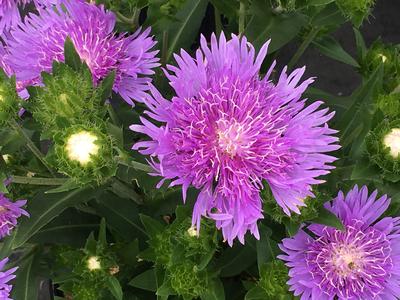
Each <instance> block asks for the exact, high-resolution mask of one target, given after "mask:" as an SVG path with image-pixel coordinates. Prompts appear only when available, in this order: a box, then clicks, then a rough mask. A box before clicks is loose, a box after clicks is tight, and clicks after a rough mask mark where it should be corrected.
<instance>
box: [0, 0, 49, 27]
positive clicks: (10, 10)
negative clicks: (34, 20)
mask: <svg viewBox="0 0 400 300" xmlns="http://www.w3.org/2000/svg"><path fill="white" fill-rule="evenodd" d="M30 2H32V1H30V0H1V1H0V35H1V34H2V33H3V32H4V31H8V30H10V29H11V28H13V27H16V26H17V24H18V23H19V22H20V21H21V16H20V13H19V7H24V6H25V5H26V4H28V3H30ZM33 2H34V3H35V5H36V7H42V6H44V5H49V4H51V3H52V2H53V1H52V0H34V1H33Z"/></svg>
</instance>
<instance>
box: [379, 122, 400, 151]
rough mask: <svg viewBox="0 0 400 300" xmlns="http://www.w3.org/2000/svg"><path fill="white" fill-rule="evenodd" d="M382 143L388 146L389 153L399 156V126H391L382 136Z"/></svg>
mask: <svg viewBox="0 0 400 300" xmlns="http://www.w3.org/2000/svg"><path fill="white" fill-rule="evenodd" d="M383 144H384V145H385V146H386V147H388V148H390V154H391V155H392V156H393V157H394V158H398V157H399V156H400V128H393V129H392V130H391V131H390V132H389V133H388V134H387V135H386V136H385V137H384V138H383Z"/></svg>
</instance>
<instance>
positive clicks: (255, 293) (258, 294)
mask: <svg viewBox="0 0 400 300" xmlns="http://www.w3.org/2000/svg"><path fill="white" fill-rule="evenodd" d="M267 297H268V296H267V293H266V292H265V291H264V290H263V289H262V288H261V287H259V286H255V287H253V288H252V289H251V290H249V291H248V292H247V294H246V296H245V298H244V299H245V300H265V299H268V298H267Z"/></svg>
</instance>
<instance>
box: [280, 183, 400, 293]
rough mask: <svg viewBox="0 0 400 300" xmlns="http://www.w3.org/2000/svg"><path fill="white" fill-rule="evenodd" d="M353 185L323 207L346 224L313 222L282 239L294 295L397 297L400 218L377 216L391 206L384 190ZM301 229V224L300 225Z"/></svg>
mask: <svg viewBox="0 0 400 300" xmlns="http://www.w3.org/2000/svg"><path fill="white" fill-rule="evenodd" d="M377 193H378V192H377V191H374V192H373V193H372V194H371V195H368V189H367V187H365V186H364V187H362V188H361V190H359V189H358V186H355V187H354V188H353V189H352V190H351V191H350V192H349V193H348V194H347V195H346V196H345V195H343V193H342V192H341V191H340V192H339V195H338V196H337V197H336V198H335V199H334V200H333V201H332V203H327V204H326V205H325V207H326V208H327V209H328V210H330V211H331V212H333V213H334V214H335V215H337V217H338V218H339V219H340V220H341V221H342V222H343V224H344V227H345V229H344V230H343V231H340V230H338V229H335V228H332V227H327V226H323V225H318V224H312V225H310V226H308V227H306V228H307V229H308V231H309V232H312V233H313V236H311V235H309V234H308V233H306V232H305V231H304V230H300V231H299V232H298V233H297V234H296V235H295V236H294V237H293V238H286V239H284V240H283V241H282V244H281V245H280V248H281V249H282V251H283V252H285V255H280V256H278V257H279V258H280V259H282V260H284V261H286V265H287V266H288V267H289V268H290V272H289V276H290V277H291V279H290V280H289V281H288V285H289V286H290V290H291V291H294V295H296V296H299V295H301V299H302V300H306V299H321V300H325V299H326V300H328V299H329V300H332V299H339V300H344V299H354V300H355V299H376V300H378V299H382V300H383V299H393V300H395V299H399V296H400V218H391V217H386V218H383V219H381V220H380V221H377V220H378V218H379V217H380V216H381V215H382V214H383V213H384V212H385V210H386V209H387V208H388V207H389V204H390V199H389V198H388V197H387V196H386V195H384V196H382V197H381V198H379V199H376V196H377ZM303 229H305V228H303Z"/></svg>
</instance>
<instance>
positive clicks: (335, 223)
mask: <svg viewBox="0 0 400 300" xmlns="http://www.w3.org/2000/svg"><path fill="white" fill-rule="evenodd" d="M312 222H313V223H317V224H322V225H326V226H330V227H334V228H337V229H339V230H344V226H343V223H342V221H340V219H339V218H338V217H337V216H336V215H335V214H333V213H332V212H330V211H329V210H327V209H325V208H322V209H321V210H320V211H319V215H318V218H315V219H313V220H312Z"/></svg>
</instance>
